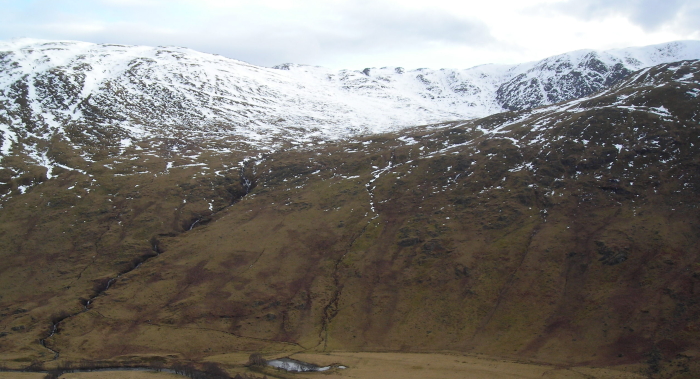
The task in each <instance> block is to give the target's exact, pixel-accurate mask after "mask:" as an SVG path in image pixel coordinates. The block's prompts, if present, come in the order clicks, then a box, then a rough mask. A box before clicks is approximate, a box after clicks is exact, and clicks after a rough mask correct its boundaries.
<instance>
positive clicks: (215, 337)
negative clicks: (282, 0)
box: [0, 61, 700, 378]
mask: <svg viewBox="0 0 700 379" xmlns="http://www.w3.org/2000/svg"><path fill="white" fill-rule="evenodd" d="M698 94H700V63H698V62H697V61H685V62H677V63H671V64H663V65H659V66H655V67H652V68H648V69H645V70H642V71H638V72H636V73H634V74H633V75H631V76H629V77H628V78H627V79H625V80H622V81H620V82H619V83H618V84H617V85H616V86H614V87H613V88H611V89H609V90H607V91H606V92H603V93H599V94H596V95H593V96H591V97H586V98H582V99H578V100H574V101H570V102H566V103H561V104H556V105H552V106H549V107H544V108H538V109H532V110H527V111H519V112H506V113H501V114H496V115H492V116H490V117H486V118H482V119H477V120H470V121H463V122H450V123H444V124H434V125H427V126H423V127H416V128H412V129H407V130H405V131H403V132H401V133H396V134H385V135H374V136H369V137H364V138H358V139H355V140H336V141H317V142H315V143H311V144H309V145H305V146H303V147H297V148H293V149H291V148H290V149H285V150H282V151H277V152H266V153H264V154H259V155H258V153H259V152H258V150H257V149H251V148H250V147H249V146H248V145H247V144H243V143H240V142H239V141H238V140H237V139H236V138H233V137H230V139H220V140H210V139H206V138H202V139H201V140H193V141H189V140H182V139H177V138H160V139H146V140H143V141H139V142H138V143H136V144H134V145H132V146H129V147H125V148H124V149H121V150H119V149H117V150H115V151H111V152H110V151H108V152H106V153H105V154H104V155H103V156H102V157H101V158H99V160H97V161H95V162H88V161H84V160H81V159H82V158H80V155H79V152H80V150H77V149H75V150H74V149H73V148H72V147H70V146H65V145H60V144H58V142H56V146H54V147H52V149H54V150H53V151H54V152H55V155H57V156H63V157H66V158H65V159H67V160H68V163H66V165H69V164H70V165H74V166H72V167H75V168H76V170H66V169H63V170H58V171H57V172H54V175H55V177H54V178H52V179H50V180H44V181H40V182H37V183H35V184H34V185H33V186H31V187H29V186H28V187H26V188H24V189H23V190H21V191H20V190H19V189H17V188H11V189H10V191H12V192H10V193H11V194H12V195H11V196H9V197H7V198H6V199H5V200H4V201H3V204H2V205H3V208H2V219H1V220H0V221H1V223H0V243H2V249H0V252H1V254H2V257H1V259H2V260H3V262H4V265H3V266H2V268H1V269H0V280H2V285H0V288H1V289H2V293H0V296H2V298H0V309H2V318H1V319H0V329H2V331H3V333H5V334H4V335H3V337H1V338H2V339H3V340H2V342H3V344H2V345H0V353H1V354H2V356H3V357H4V359H5V361H6V362H9V363H12V364H17V365H20V364H22V362H30V361H33V360H41V361H51V360H53V359H54V358H55V357H56V353H58V358H59V359H81V358H92V359H98V358H120V359H122V358H123V359H135V358H140V359H163V360H167V359H170V358H171V357H178V356H179V357H186V358H190V359H204V358H206V357H211V356H215V355H217V354H222V353H227V352H231V351H247V352H252V351H277V352H292V351H304V350H309V351H330V350H360V351H383V350H391V351H404V352H407V351H445V350H451V351H470V352H478V353H487V354H492V355H498V356H510V357H516V358H519V359H523V358H524V359H534V360H539V361H545V362H551V363H556V364H562V365H580V364H593V365H601V366H613V365H635V364H636V365H642V366H643V367H642V368H641V369H643V370H644V372H646V373H649V374H651V375H659V376H660V377H668V376H671V375H676V376H678V377H683V375H685V377H688V378H691V377H693V375H695V374H696V373H697V372H698V370H699V369H700V366H699V365H700V362H699V361H698V356H697V353H696V352H697V351H698V349H699V348H700V335H699V334H698V333H700V332H699V330H700V329H698V325H699V323H700V306H699V305H698V302H697V300H696V297H697V294H696V292H697V290H698V289H697V288H698V285H699V284H698V282H699V281H700V271H699V270H698V267H700V251H699V250H698V246H700V244H699V242H700V241H698V239H699V236H700V233H699V230H698V227H699V226H700V219H699V216H698V215H699V214H700V213H698V209H697V208H698V204H699V203H700V202H699V200H700V198H699V196H700V176H699V175H700V174H699V173H700V170H698V168H699V165H700V161H699V159H700V158H699V157H700V152H699V151H698V148H700V140H699V139H700V137H699V136H700V131H699V130H698V127H699V126H698V125H699V124H698V120H700V100H699V99H698ZM246 149H249V150H246ZM71 159H72V160H71ZM18 161H19V159H18ZM20 164H23V163H22V162H18V163H17V165H20ZM20 192H25V193H23V194H20ZM144 262H145V263H144ZM141 263H143V264H141ZM114 278H116V280H112V279H114ZM40 339H41V340H43V341H44V342H43V344H44V346H42V344H40V343H39V342H37V341H38V340H40ZM154 357H156V358H154ZM635 367H637V369H640V368H639V367H640V366H635Z"/></svg>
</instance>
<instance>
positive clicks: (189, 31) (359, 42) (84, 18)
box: [0, 0, 498, 66]
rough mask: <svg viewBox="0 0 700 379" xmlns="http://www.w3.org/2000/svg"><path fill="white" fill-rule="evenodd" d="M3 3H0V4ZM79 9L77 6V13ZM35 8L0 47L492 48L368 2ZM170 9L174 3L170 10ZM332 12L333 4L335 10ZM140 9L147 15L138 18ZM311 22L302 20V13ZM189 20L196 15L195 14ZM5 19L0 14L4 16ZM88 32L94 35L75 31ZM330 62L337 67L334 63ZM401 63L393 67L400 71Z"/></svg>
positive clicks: (274, 56) (247, 56) (461, 32)
mask: <svg viewBox="0 0 700 379" xmlns="http://www.w3.org/2000/svg"><path fill="white" fill-rule="evenodd" d="M6 2H7V0H4V1H3V0H0V4H3V3H6ZM80 3H82V4H83V6H80ZM106 3H107V4H108V6H105V5H104V4H105V1H95V2H91V3H88V4H85V3H84V2H78V1H75V0H53V1H48V0H38V1H35V2H33V3H32V5H31V6H17V7H14V8H15V9H14V10H12V15H11V16H8V17H5V18H4V20H3V17H2V16H0V20H3V21H5V22H2V23H0V39H7V38H12V37H20V36H28V37H35V38H46V39H75V40H83V41H90V42H98V43H101V42H108V43H123V44H135V45H177V46H187V47H190V48H193V49H196V50H200V51H205V52H210V53H216V54H220V55H224V56H227V57H231V58H235V59H240V60H243V61H247V62H250V63H253V64H258V65H264V66H271V65H274V64H279V63H284V62H296V63H311V64H315V63H316V62H323V61H329V60H331V59H329V57H347V56H353V55H355V56H357V55H367V56H369V55H371V54H377V53H379V54H383V53H391V52H399V51H415V52H418V51H421V50H423V49H425V48H426V47H430V46H436V45H441V46H445V45H448V46H449V45H452V46H455V45H461V46H465V45H466V46H486V45H497V44H498V42H497V41H495V39H494V38H493V37H492V36H491V34H490V31H489V29H488V27H487V26H486V25H485V24H483V23H481V22H479V21H478V20H470V19H463V18H460V17H457V16H455V15H453V14H451V13H448V12H445V11H437V10H432V11H417V10H409V9H405V8H397V7H395V6H391V5H390V4H388V3H383V2H377V1H374V2H371V1H364V0H363V1H353V2H351V4H348V3H346V2H341V3H340V5H338V4H339V3H335V2H327V3H323V2H319V3H318V5H317V6H314V7H313V9H311V8H309V9H293V10H291V11H286V10H265V12H260V13H259V14H251V13H238V12H222V14H219V15H216V16H211V15H208V14H206V15H203V14H202V13H200V14H188V13H187V12H186V10H185V11H182V10H180V11H178V9H177V7H176V6H175V5H173V6H172V7H169V6H165V5H164V6H163V8H164V9H163V10H162V11H157V9H156V8H157V7H156V6H155V5H156V4H154V2H153V1H152V2H150V3H148V4H145V5H144V4H141V5H139V3H136V2H134V1H107V2H106ZM175 3H177V2H175ZM333 4H336V5H335V6H334V5H333ZM144 8H146V9H147V11H144ZM307 11H308V13H313V14H315V16H313V17H312V18H308V17H307V14H306V12H307ZM195 13H196V12H195ZM6 15H7V14H6ZM82 24H92V25H95V26H97V28H94V29H90V28H80V27H77V28H76V27H73V26H75V25H82ZM335 60H336V61H337V60H338V59H335ZM400 63H401V62H397V64H400Z"/></svg>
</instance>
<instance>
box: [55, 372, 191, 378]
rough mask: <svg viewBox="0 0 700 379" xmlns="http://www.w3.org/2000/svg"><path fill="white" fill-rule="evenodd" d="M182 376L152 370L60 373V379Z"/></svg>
mask: <svg viewBox="0 0 700 379" xmlns="http://www.w3.org/2000/svg"><path fill="white" fill-rule="evenodd" d="M183 378H184V376H180V375H175V374H167V373H163V372H154V371H101V372H74V373H69V374H63V375H61V377H60V379H183Z"/></svg>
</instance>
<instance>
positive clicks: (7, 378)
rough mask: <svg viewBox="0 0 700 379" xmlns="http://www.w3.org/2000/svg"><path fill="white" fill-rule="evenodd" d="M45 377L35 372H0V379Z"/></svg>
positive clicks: (36, 378)
mask: <svg viewBox="0 0 700 379" xmlns="http://www.w3.org/2000/svg"><path fill="white" fill-rule="evenodd" d="M45 376H46V374H38V373H35V372H0V379H42V378H43V377H45Z"/></svg>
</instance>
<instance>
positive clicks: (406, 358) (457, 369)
mask: <svg viewBox="0 0 700 379" xmlns="http://www.w3.org/2000/svg"><path fill="white" fill-rule="evenodd" d="M292 358H295V359H298V360H301V361H305V362H312V363H315V364H320V365H330V364H342V365H345V366H347V367H348V368H347V369H345V370H333V372H326V373H314V374H305V375H304V374H296V375H295V377H298V378H313V377H316V378H323V379H336V378H337V379H350V378H354V379H376V378H382V379H458V378H460V379H463V378H469V379H511V378H522V379H530V378H532V379H535V378H537V379H541V378H548V379H554V378H562V379H592V378H596V379H642V378H645V377H644V376H642V375H639V374H635V373H630V372H624V371H618V370H614V369H603V368H591V367H571V368H561V367H555V366H549V365H538V364H527V363H518V362H513V361H507V360H502V359H496V358H483V357H475V356H465V355H457V354H455V355H451V354H409V353H329V354H308V353H304V354H296V355H293V356H292Z"/></svg>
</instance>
